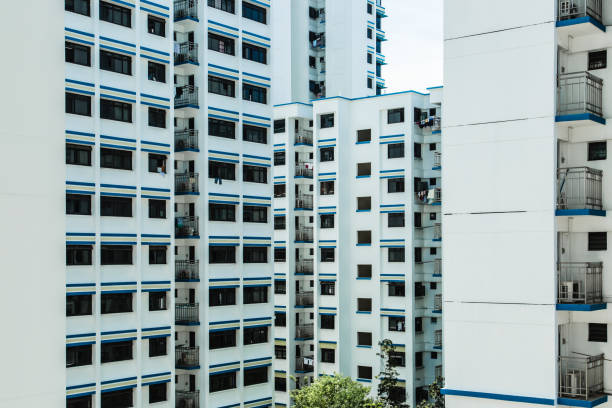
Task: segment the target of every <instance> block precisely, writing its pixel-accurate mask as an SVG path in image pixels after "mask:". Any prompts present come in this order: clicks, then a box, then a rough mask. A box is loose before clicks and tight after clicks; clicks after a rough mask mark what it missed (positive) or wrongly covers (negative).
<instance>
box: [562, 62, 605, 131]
mask: <svg viewBox="0 0 612 408" xmlns="http://www.w3.org/2000/svg"><path fill="white" fill-rule="evenodd" d="M557 84H558V88H557V117H556V118H555V120H556V121H557V122H561V123H564V124H566V125H568V126H569V125H580V124H588V123H593V122H594V123H599V124H602V125H605V124H606V120H605V119H604V118H603V102H602V97H603V96H602V95H603V80H602V79H601V78H598V77H596V76H595V75H592V74H590V73H589V72H573V73H569V74H563V75H559V78H558V82H557ZM585 121H588V122H585Z"/></svg>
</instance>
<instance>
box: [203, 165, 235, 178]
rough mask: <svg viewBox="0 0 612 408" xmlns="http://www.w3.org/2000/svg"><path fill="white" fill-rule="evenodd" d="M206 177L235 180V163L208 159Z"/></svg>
mask: <svg viewBox="0 0 612 408" xmlns="http://www.w3.org/2000/svg"><path fill="white" fill-rule="evenodd" d="M208 178H214V179H222V180H236V165H235V164H234V163H225V162H217V161H212V160H209V161H208Z"/></svg>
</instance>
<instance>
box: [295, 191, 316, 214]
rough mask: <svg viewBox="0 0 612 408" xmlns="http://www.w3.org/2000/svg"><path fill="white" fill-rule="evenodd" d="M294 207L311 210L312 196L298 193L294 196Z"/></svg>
mask: <svg viewBox="0 0 612 408" xmlns="http://www.w3.org/2000/svg"><path fill="white" fill-rule="evenodd" d="M295 208H301V209H307V210H312V196H311V195H305V194H304V195H301V194H299V195H298V196H297V197H295Z"/></svg>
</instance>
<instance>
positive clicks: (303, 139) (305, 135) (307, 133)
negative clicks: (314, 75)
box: [295, 68, 325, 146]
mask: <svg viewBox="0 0 612 408" xmlns="http://www.w3.org/2000/svg"><path fill="white" fill-rule="evenodd" d="M322 70H325V69H324V68H322ZM295 144H296V145H297V144H305V145H310V146H312V130H305V129H302V130H298V132H297V133H296V134H295Z"/></svg>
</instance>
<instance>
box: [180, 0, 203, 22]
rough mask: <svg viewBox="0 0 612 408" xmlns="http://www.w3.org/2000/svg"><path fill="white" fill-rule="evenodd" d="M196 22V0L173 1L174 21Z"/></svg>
mask: <svg viewBox="0 0 612 408" xmlns="http://www.w3.org/2000/svg"><path fill="white" fill-rule="evenodd" d="M182 20H193V21H198V1H197V0H174V21H175V22H176V21H182Z"/></svg>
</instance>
